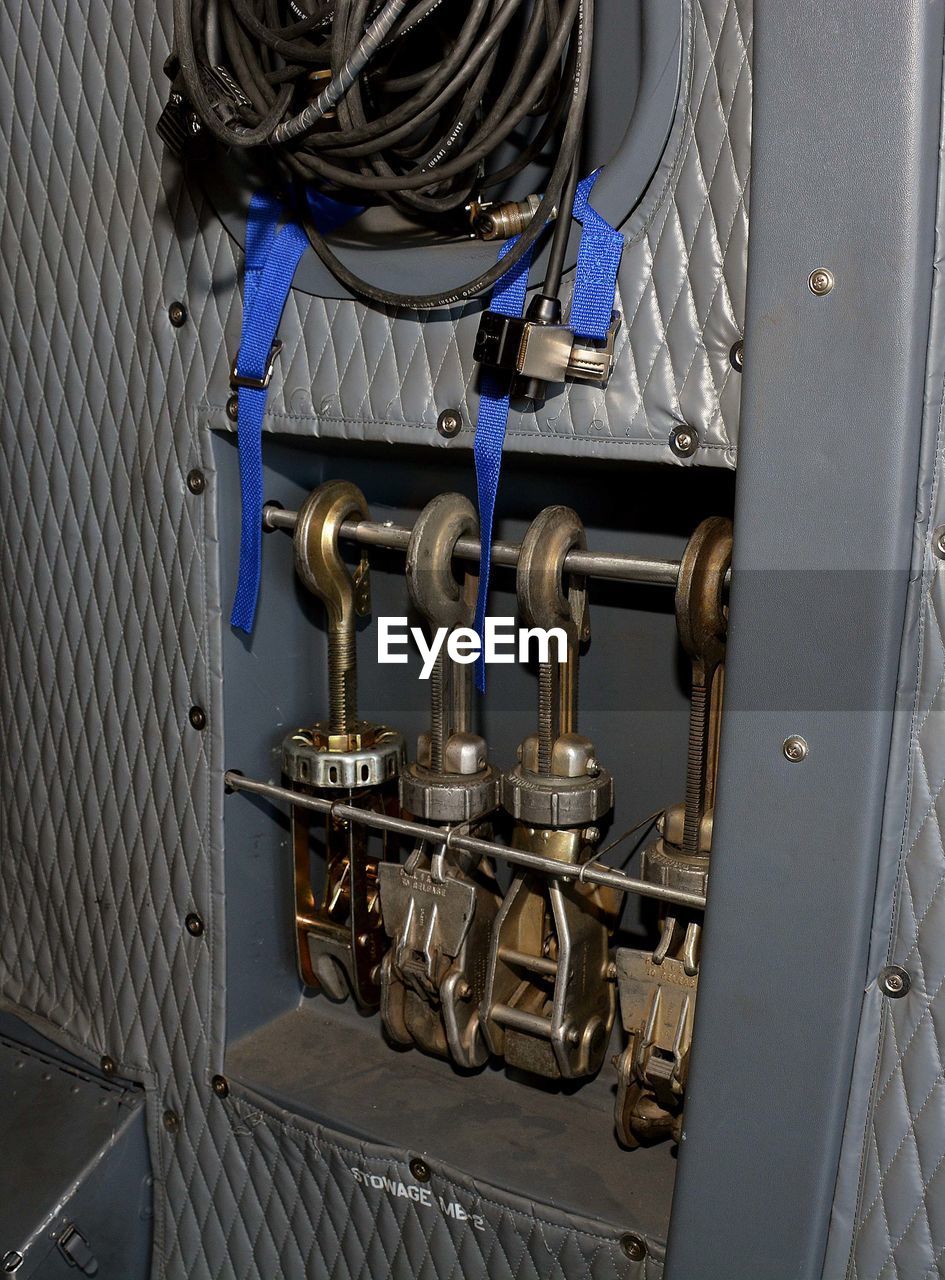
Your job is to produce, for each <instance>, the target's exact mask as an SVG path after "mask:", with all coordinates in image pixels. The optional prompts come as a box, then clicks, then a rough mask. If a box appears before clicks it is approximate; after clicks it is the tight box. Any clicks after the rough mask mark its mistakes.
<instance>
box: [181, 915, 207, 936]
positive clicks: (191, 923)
mask: <svg viewBox="0 0 945 1280" xmlns="http://www.w3.org/2000/svg"><path fill="white" fill-rule="evenodd" d="M184 928H185V929H186V930H187V932H188V933H189V934H190V936H191V937H192V938H202V937H203V921H202V920H201V919H200V917H199V916H198V915H197V913H196V911H191V912H190V914H189V915H187V916H186V917H185V918H184Z"/></svg>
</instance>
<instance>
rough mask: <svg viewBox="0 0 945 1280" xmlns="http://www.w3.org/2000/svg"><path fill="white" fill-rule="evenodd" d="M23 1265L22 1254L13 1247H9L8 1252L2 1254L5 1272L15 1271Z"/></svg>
mask: <svg viewBox="0 0 945 1280" xmlns="http://www.w3.org/2000/svg"><path fill="white" fill-rule="evenodd" d="M22 1265H23V1255H22V1254H21V1253H17V1251H16V1250H15V1249H11V1250H10V1252H9V1253H5V1254H4V1255H3V1269H4V1271H6V1272H7V1273H9V1272H11V1271H16V1270H17V1269H18V1268H19V1267H21V1266H22Z"/></svg>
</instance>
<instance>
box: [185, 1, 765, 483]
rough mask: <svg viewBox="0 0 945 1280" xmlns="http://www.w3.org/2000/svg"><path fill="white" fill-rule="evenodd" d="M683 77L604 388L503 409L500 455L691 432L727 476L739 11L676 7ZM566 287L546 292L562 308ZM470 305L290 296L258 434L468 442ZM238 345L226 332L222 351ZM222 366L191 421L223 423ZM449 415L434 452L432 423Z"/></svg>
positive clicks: (736, 326) (740, 146) (733, 401)
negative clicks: (459, 417)
mask: <svg viewBox="0 0 945 1280" xmlns="http://www.w3.org/2000/svg"><path fill="white" fill-rule="evenodd" d="M683 11H684V24H683V25H684V56H683V62H684V73H683V90H682V93H681V97H680V107H679V111H678V113H677V120H676V123H675V126H674V129H673V132H672V135H671V137H670V140H669V143H668V145H667V149H666V154H665V157H664V160H663V162H662V164H661V166H660V168H659V169H658V170H657V172H656V175H655V176H654V178H653V182H652V184H651V186H650V189H649V190H648V191H647V193H646V194H645V196H644V197H643V199H642V201H641V203H640V205H639V207H638V208H637V210H636V211H635V213H634V214H633V216H632V217H631V218H630V220H629V222H628V223H627V224H626V225H625V226H624V227H623V228H622V229H623V232H624V238H625V248H624V253H623V260H622V262H621V267H620V275H619V279H618V289H617V300H616V306H617V307H618V308H619V309H620V311H621V312H622V314H623V324H622V326H621V328H620V332H619V334H618V339H617V346H616V359H615V367H614V371H613V373H612V375H611V378H610V381H609V383H608V385H607V388H606V391H605V390H603V389H601V388H596V387H589V386H578V385H569V386H568V387H567V388H565V389H564V390H563V391H561V392H557V391H556V394H554V395H553V396H551V397H550V398H549V399H548V401H547V402H546V403H545V405H544V406H543V407H542V408H541V409H540V410H539V411H538V412H531V411H529V412H527V413H522V412H517V411H514V410H513V412H512V414H511V416H510V419H509V427H508V433H507V436H506V448H507V449H522V450H526V451H529V450H538V451H540V452H542V453H550V454H572V455H574V454H578V455H593V456H596V457H610V458H622V459H623V458H632V459H636V460H643V461H647V462H670V463H674V464H676V465H687V466H688V465H692V463H691V462H685V463H683V462H681V461H680V459H678V458H677V457H676V456H675V455H674V454H673V452H672V450H671V449H670V448H669V437H670V434H671V433H672V431H673V429H674V428H675V427H677V426H679V425H680V424H684V423H685V424H688V425H689V426H690V427H695V428H696V430H697V431H698V433H699V439H700V449H699V452H698V453H697V455H696V458H695V462H696V464H697V465H700V464H701V465H709V466H728V467H732V466H734V465H735V455H736V444H737V434H738V410H739V395H740V378H739V375H738V374H737V373H736V372H735V370H734V368H733V365H732V362H731V350H732V347H733V345H734V344H735V343H736V342H737V341H738V339H739V338H740V337H741V336H742V326H743V318H744V313H745V272H746V262H747V251H748V214H747V200H748V174H749V167H750V143H751V34H752V9H751V3H750V0H684V2H683ZM572 287H573V276H570V277H567V278H566V280H565V285H564V289H563V293H562V300H563V302H564V303H565V305H568V304H569V302H570V291H571V289H572ZM480 310H481V307H480V305H479V304H473V305H467V306H466V307H461V308H454V309H452V310H443V311H439V312H434V313H409V312H403V311H399V312H396V313H395V312H392V311H389V310H385V309H383V308H379V307H367V306H365V305H363V304H361V303H355V302H351V301H339V300H332V299H329V300H323V299H320V298H313V297H311V296H309V295H308V294H305V293H301V292H296V291H294V292H293V293H292V295H291V296H290V299H289V303H288V305H287V308H286V312H285V315H284V317H283V321H282V325H281V327H280V330H279V336H280V337H281V339H282V341H283V344H284V345H283V350H282V354H281V356H280V360H279V372H278V376H277V377H275V378H274V379H273V384H272V387H271V389H270V394H269V402H268V407H267V424H268V427H269V429H270V430H273V431H280V432H285V433H286V434H290V435H313V434H314V435H318V436H323V437H334V438H341V439H352V440H359V439H371V440H385V441H391V442H398V441H400V442H405V443H411V444H430V445H437V446H438V447H444V448H463V447H468V446H469V445H471V442H472V434H473V425H474V424H475V421H476V414H477V411H478V394H477V380H476V369H477V366H476V365H475V363H474V362H473V359H472V350H473V341H474V338H475V333H476V328H477V326H478V317H479V312H480ZM238 346H239V321H238V318H237V316H236V314H235V313H234V314H232V315H231V317H230V323H229V325H228V327H227V349H228V350H229V351H231V352H235V351H236V350H237V348H238ZM228 395H229V388H228V386H227V366H226V364H225V362H224V361H222V360H221V361H220V362H218V363H217V364H216V365H215V366H214V368H213V371H212V374H211V379H210V388H209V422H210V425H212V426H213V427H215V428H218V429H221V430H223V429H230V428H232V424H231V423H230V422H229V420H228V418H227V417H226V414H225V412H224V406H225V404H226V400H227V396H228ZM449 406H455V407H458V408H460V409H461V411H462V414H463V420H464V423H465V428H464V430H463V431H462V432H461V433H460V434H459V435H458V436H457V437H455V438H454V439H453V440H452V441H450V442H447V441H445V440H443V439H442V438H441V437H440V436H439V435H438V433H437V431H436V420H437V415H438V413H439V412H440V411H441V410H443V409H445V408H447V407H449Z"/></svg>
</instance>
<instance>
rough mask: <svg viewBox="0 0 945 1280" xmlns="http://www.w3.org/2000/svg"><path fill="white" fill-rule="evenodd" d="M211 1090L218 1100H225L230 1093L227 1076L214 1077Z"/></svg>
mask: <svg viewBox="0 0 945 1280" xmlns="http://www.w3.org/2000/svg"><path fill="white" fill-rule="evenodd" d="M210 1088H211V1089H212V1090H213V1092H214V1093H215V1094H216V1095H217V1097H218V1098H225V1097H226V1096H227V1094H228V1093H229V1092H230V1085H229V1082H228V1081H227V1078H226V1076H214V1077H213V1079H212V1080H211V1081H210Z"/></svg>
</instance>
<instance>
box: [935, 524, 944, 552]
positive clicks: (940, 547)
mask: <svg viewBox="0 0 945 1280" xmlns="http://www.w3.org/2000/svg"><path fill="white" fill-rule="evenodd" d="M932 550H933V551H934V553H935V554H936V555H937V556H938V558H939V560H945V524H940V525H939V526H938V528H937V529H936V530H935V531H934V533H933V534H932Z"/></svg>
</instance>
